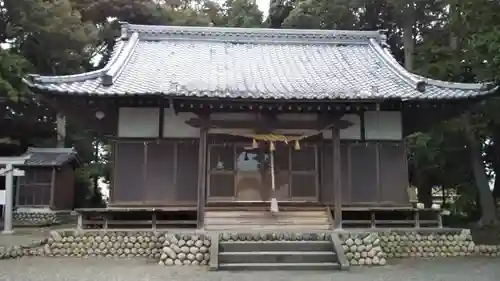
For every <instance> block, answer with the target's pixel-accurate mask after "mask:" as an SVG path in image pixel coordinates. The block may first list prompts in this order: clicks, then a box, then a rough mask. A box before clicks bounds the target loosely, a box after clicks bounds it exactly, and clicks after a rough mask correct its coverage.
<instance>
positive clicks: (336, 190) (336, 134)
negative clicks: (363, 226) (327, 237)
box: [332, 127, 342, 229]
mask: <svg viewBox="0 0 500 281" xmlns="http://www.w3.org/2000/svg"><path fill="white" fill-rule="evenodd" d="M332 148H333V149H332V150H333V165H332V168H333V194H334V198H335V205H334V208H335V209H334V229H341V228H342V186H341V183H342V182H341V178H340V177H341V167H340V165H341V162H340V130H339V128H338V127H333V128H332Z"/></svg>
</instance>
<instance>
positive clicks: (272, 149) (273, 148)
mask: <svg viewBox="0 0 500 281" xmlns="http://www.w3.org/2000/svg"><path fill="white" fill-rule="evenodd" d="M269 150H271V151H275V150H276V147H275V146H274V142H273V141H270V142H269Z"/></svg>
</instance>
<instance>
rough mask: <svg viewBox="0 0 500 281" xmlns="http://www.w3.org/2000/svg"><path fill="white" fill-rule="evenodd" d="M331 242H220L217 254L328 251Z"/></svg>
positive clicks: (331, 245) (330, 249)
mask: <svg viewBox="0 0 500 281" xmlns="http://www.w3.org/2000/svg"><path fill="white" fill-rule="evenodd" d="M333 250H334V249H333V243H332V242H331V241H231V242H230V241H221V242H219V253H224V252H233V253H234V252H253V251H255V252H273V251H276V252H286V251H295V252H300V251H313V252H319V251H330V252H333Z"/></svg>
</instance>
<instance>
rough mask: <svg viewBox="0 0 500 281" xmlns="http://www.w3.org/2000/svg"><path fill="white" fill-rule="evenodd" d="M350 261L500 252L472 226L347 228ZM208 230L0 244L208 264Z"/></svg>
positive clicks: (248, 237) (70, 235)
mask: <svg viewBox="0 0 500 281" xmlns="http://www.w3.org/2000/svg"><path fill="white" fill-rule="evenodd" d="M218 237H219V240H220V241H318V240H330V239H331V234H330V233H328V232H324V233H285V232H283V233H281V232H280V233H277V232H272V233H237V232H222V233H219V236H218ZM339 237H340V239H341V241H342V249H343V251H344V253H345V256H346V258H347V260H348V261H349V264H350V265H352V266H356V265H365V266H371V265H385V264H388V263H390V260H391V259H396V258H407V257H415V258H420V257H429V258H431V257H457V256H470V255H483V256H490V257H500V245H475V244H474V242H473V241H472V236H471V234H470V231H469V230H467V229H465V230H450V231H447V232H443V231H438V232H430V231H425V232H416V231H389V232H343V233H340V234H339ZM211 242H212V241H211V239H210V236H209V235H207V234H205V233H198V234H193V233H170V232H162V231H85V232H78V231H74V230H61V231H52V232H51V233H50V235H49V237H48V238H46V239H41V240H37V241H32V242H30V243H27V244H26V245H20V246H15V247H5V248H2V247H1V246H0V259H9V258H20V257H23V256H49V257H63V256H64V257H120V258H136V257H141V258H147V259H152V260H154V261H155V262H158V263H159V264H161V265H165V266H175V265H208V264H209V262H210V249H211V247H210V246H211Z"/></svg>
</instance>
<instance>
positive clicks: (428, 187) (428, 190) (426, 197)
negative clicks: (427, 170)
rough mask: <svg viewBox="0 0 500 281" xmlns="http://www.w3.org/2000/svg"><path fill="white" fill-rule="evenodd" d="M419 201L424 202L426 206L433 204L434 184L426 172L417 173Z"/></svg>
mask: <svg viewBox="0 0 500 281" xmlns="http://www.w3.org/2000/svg"><path fill="white" fill-rule="evenodd" d="M417 182H418V185H417V188H418V202H420V203H424V205H425V207H426V208H430V207H431V205H432V184H430V182H429V181H428V180H427V179H426V177H425V175H424V173H421V172H418V173H417Z"/></svg>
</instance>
